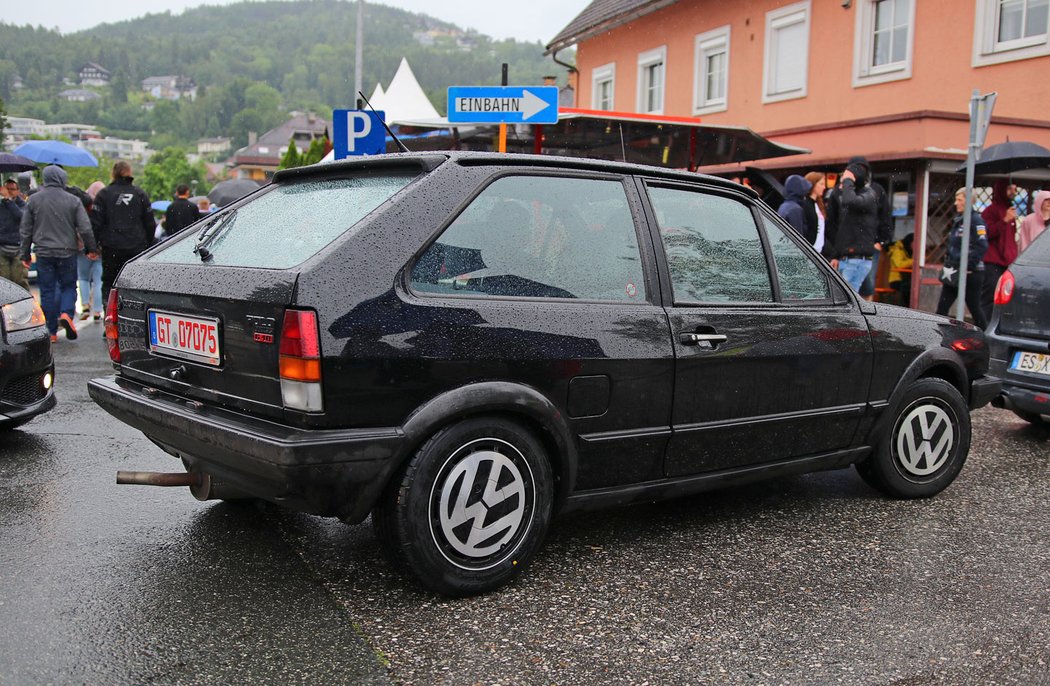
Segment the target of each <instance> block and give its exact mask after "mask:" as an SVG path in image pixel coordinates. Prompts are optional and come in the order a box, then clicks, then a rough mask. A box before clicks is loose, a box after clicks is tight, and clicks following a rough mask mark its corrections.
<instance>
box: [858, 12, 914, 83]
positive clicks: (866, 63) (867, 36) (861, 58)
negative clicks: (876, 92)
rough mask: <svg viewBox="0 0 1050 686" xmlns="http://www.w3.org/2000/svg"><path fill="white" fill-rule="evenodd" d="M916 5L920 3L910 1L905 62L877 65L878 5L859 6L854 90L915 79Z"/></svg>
mask: <svg viewBox="0 0 1050 686" xmlns="http://www.w3.org/2000/svg"><path fill="white" fill-rule="evenodd" d="M915 3H916V0H908V38H907V45H906V47H905V56H904V60H903V61H900V62H890V63H889V64H880V65H874V64H872V61H873V60H872V58H873V54H872V53H873V50H874V48H875V6H876V5H877V4H878V1H877V0H860V2H859V3H858V5H857V22H856V28H855V30H854V32H853V87H854V88H859V87H861V86H871V85H874V84H876V83H886V82H887V81H901V80H903V79H910V78H911V67H912V55H913V54H914V52H913V49H914V45H915Z"/></svg>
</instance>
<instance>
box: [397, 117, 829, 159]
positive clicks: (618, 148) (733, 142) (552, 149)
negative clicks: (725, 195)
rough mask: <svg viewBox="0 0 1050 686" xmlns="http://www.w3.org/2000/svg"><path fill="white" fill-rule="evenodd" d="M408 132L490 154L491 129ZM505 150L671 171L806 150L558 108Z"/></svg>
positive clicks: (739, 131)
mask: <svg viewBox="0 0 1050 686" xmlns="http://www.w3.org/2000/svg"><path fill="white" fill-rule="evenodd" d="M394 123H395V124H397V125H399V129H400V130H401V131H404V132H406V133H413V132H416V131H418V130H421V129H436V128H444V129H446V130H447V132H448V133H447V137H448V138H447V140H446V141H442V140H440V139H439V138H437V137H429V139H428V140H427V141H426V149H428V150H438V149H441V148H439V147H432V146H438V145H442V144H445V143H447V144H448V148H445V149H449V148H458V149H464V150H491V149H492V147H493V137H494V134H495V131H496V129H497V127H496V126H493V125H484V126H482V125H468V126H464V125H458V126H457V125H453V124H450V123H449V122H448V120H447V119H444V118H441V119H426V120H395V121H394ZM507 151H508V152H518V153H537V154H549V155H565V156H569V157H594V158H597V159H607V160H624V161H627V162H636V163H639V164H650V165H656V166H660V167H671V168H676V169H695V168H696V167H697V166H701V165H712V164H727V163H732V162H746V161H752V160H762V159H768V158H771V157H783V156H786V155H799V154H804V153H808V152H809V150H807V149H805V148H799V147H796V146H793V145H784V144H782V143H777V142H776V141H771V140H769V139H767V138H763V137H762V136H760V135H759V134H757V133H755V132H754V131H752V130H751V129H749V128H747V127H744V126H717V125H710V124H704V123H702V122H701V121H700V120H699V119H695V118H692V117H671V116H666V115H656V114H638V113H634V112H610V111H605V110H586V109H577V108H561V109H560V110H559V111H558V123H557V124H548V125H534V124H511V125H508V127H507Z"/></svg>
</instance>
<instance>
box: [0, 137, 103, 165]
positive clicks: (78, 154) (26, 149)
mask: <svg viewBox="0 0 1050 686" xmlns="http://www.w3.org/2000/svg"><path fill="white" fill-rule="evenodd" d="M14 152H15V154H16V155H23V156H25V157H28V158H29V159H31V160H33V161H35V162H44V163H46V164H61V165H62V166H63V167H97V166H98V160H96V159H95V158H94V156H93V155H92V154H91V153H89V152H88V151H87V150H84V149H82V148H78V147H77V146H75V145H70V144H69V143H65V142H63V141H26V142H25V143H23V144H22V145H20V146H18V147H17V148H15V151H14Z"/></svg>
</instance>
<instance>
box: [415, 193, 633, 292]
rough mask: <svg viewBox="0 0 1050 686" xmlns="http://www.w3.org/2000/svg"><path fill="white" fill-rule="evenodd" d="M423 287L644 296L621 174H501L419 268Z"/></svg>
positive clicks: (418, 277) (418, 288)
mask: <svg viewBox="0 0 1050 686" xmlns="http://www.w3.org/2000/svg"><path fill="white" fill-rule="evenodd" d="M411 286H412V289H413V290H414V291H416V292H421V293H441V294H446V295H449V294H485V295H495V296H509V297H523V298H579V299H585V300H616V301H626V302H644V301H645V299H646V294H645V279H644V277H643V272H642V260H641V255H640V254H639V251H638V239H637V236H636V234H635V229H634V220H633V219H632V217H631V211H630V208H629V207H628V204H627V195H626V192H625V191H624V187H623V184H622V183H620V182H619V181H606V180H600V179H576V178H566V177H546V176H508V177H504V178H501V179H498V180H496V181H495V182H493V183H492V184H491V185H489V186H488V187H487V188H486V189H485V190H484V191H482V192H481V194H480V195H479V196H478V197H477V198H475V199H474V201H473V202H472V203H471V204H470V206H469V207H467V209H465V210H464V211H463V213H462V214H460V215H459V217H457V218H456V220H455V221H454V222H452V224H451V225H450V226H449V227H448V228H447V229H445V231H444V232H443V233H442V234H441V236H440V237H438V239H437V241H436V242H435V243H434V244H433V245H431V246H430V247H429V248H428V249H427V251H426V252H425V253H423V255H422V256H421V257H420V258H419V260H418V261H417V262H416V264H415V266H414V267H413V268H412V277H411Z"/></svg>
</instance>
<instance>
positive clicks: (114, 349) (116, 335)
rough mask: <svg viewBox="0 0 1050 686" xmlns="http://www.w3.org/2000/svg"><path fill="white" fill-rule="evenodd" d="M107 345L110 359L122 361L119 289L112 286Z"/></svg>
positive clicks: (108, 313)
mask: <svg viewBox="0 0 1050 686" xmlns="http://www.w3.org/2000/svg"><path fill="white" fill-rule="evenodd" d="M104 324H105V327H106V345H108V346H109V359H111V360H113V361H114V362H120V332H119V330H118V329H117V289H116V288H111V289H110V291H109V299H108V300H107V301H106V319H105V322H104Z"/></svg>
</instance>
